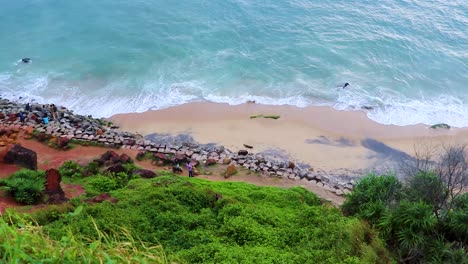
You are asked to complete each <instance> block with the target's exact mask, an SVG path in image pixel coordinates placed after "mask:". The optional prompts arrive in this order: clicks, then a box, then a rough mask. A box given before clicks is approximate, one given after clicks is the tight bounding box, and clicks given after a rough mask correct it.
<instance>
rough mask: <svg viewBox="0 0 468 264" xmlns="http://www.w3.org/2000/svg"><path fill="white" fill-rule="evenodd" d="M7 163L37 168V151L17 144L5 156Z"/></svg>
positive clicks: (32, 168)
mask: <svg viewBox="0 0 468 264" xmlns="http://www.w3.org/2000/svg"><path fill="white" fill-rule="evenodd" d="M3 161H4V162H5V163H10V164H16V165H19V166H22V167H25V168H27V169H31V170H37V155H36V152H34V151H32V150H30V149H27V148H25V147H22V146H21V145H19V144H15V145H14V146H13V147H12V148H11V149H10V150H9V151H8V152H7V153H6V154H5V157H4V158H3Z"/></svg>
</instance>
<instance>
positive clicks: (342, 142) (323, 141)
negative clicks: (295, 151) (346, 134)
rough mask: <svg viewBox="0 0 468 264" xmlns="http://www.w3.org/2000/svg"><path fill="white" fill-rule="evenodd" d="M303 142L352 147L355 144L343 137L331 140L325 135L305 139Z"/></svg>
mask: <svg viewBox="0 0 468 264" xmlns="http://www.w3.org/2000/svg"><path fill="white" fill-rule="evenodd" d="M305 142H306V143H307V144H322V145H329V146H335V147H353V146H355V145H356V144H354V142H353V141H352V140H349V139H347V138H343V137H341V138H339V139H335V140H333V139H329V138H327V137H325V136H320V137H318V138H316V139H306V140H305Z"/></svg>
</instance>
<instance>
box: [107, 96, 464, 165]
mask: <svg viewBox="0 0 468 264" xmlns="http://www.w3.org/2000/svg"><path fill="white" fill-rule="evenodd" d="M256 115H264V116H267V115H276V116H279V119H276V120H275V119H270V118H262V117H259V118H250V117H251V116H256ZM109 120H111V121H112V122H113V123H115V124H116V125H118V126H119V127H120V128H121V129H122V130H124V131H129V132H133V133H138V134H141V135H143V136H148V135H151V134H154V133H157V134H169V135H179V134H181V135H188V136H191V137H193V139H194V140H195V141H197V142H199V143H201V144H207V143H216V144H219V145H223V146H225V147H227V148H229V149H231V150H233V151H238V150H240V149H245V147H244V144H246V145H250V146H253V149H252V150H251V151H253V152H255V153H258V152H264V151H271V150H274V151H276V152H280V154H281V153H282V154H284V155H286V156H289V157H290V158H292V159H294V160H297V161H300V162H303V163H306V164H309V165H311V166H312V167H314V168H316V169H318V170H323V171H328V172H333V171H341V172H339V173H340V174H343V173H345V172H346V171H348V172H349V171H350V170H351V171H361V172H362V171H372V170H383V169H387V170H388V169H389V166H390V165H391V164H392V163H395V162H396V161H397V160H398V159H401V158H402V157H404V156H405V155H409V156H412V155H413V154H414V146H415V145H427V144H431V145H441V144H468V128H451V129H430V128H429V126H426V125H411V126H396V125H384V124H380V123H377V122H375V121H373V120H371V119H369V118H368V117H367V115H366V113H365V112H364V111H340V110H336V109H334V108H332V107H327V106H310V107H303V108H301V107H296V106H289V105H282V106H276V105H262V104H254V103H245V104H241V105H228V104H223V103H211V102H194V103H187V104H183V105H179V106H173V107H169V108H165V109H161V110H150V111H146V112H143V113H127V114H117V115H114V116H112V117H110V118H109Z"/></svg>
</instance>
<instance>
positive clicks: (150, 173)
mask: <svg viewBox="0 0 468 264" xmlns="http://www.w3.org/2000/svg"><path fill="white" fill-rule="evenodd" d="M132 174H133V175H139V176H140V177H142V178H146V179H150V178H155V177H157V176H158V175H157V174H156V173H155V172H154V171H151V170H144V169H137V170H133V172H132Z"/></svg>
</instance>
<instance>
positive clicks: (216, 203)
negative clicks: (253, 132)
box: [33, 175, 390, 263]
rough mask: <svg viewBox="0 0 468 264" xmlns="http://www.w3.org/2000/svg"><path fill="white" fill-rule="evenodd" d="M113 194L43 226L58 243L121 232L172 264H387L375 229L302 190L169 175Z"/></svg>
mask: <svg viewBox="0 0 468 264" xmlns="http://www.w3.org/2000/svg"><path fill="white" fill-rule="evenodd" d="M88 187H89V186H88ZM111 194H112V196H113V197H115V198H117V199H118V201H119V202H118V203H116V204H111V203H108V202H105V203H102V204H97V205H93V206H91V205H87V204H83V205H81V206H83V207H82V208H83V209H82V211H81V212H80V213H79V214H76V215H74V216H70V214H65V213H64V214H63V215H62V216H61V217H59V218H58V219H57V218H51V219H52V221H50V222H44V219H49V218H48V217H44V215H43V214H42V215H41V217H40V219H41V223H42V224H43V225H44V228H45V230H46V231H47V232H48V234H49V235H50V236H51V238H52V239H56V240H58V239H60V238H62V237H63V236H67V234H68V233H69V232H72V233H73V234H75V236H77V237H86V238H88V239H91V240H95V239H99V236H98V234H97V233H96V231H95V228H94V226H96V227H97V228H98V229H99V230H101V231H102V232H103V233H105V234H107V233H109V232H111V233H112V232H114V233H115V230H120V228H121V227H124V228H125V229H126V230H128V232H129V233H130V234H132V235H133V236H135V237H138V238H140V239H141V240H142V241H146V242H148V243H150V244H159V243H160V244H162V245H163V246H164V247H165V250H166V252H168V253H169V254H170V258H169V259H170V260H172V261H175V262H189V263H192V262H202V263H233V262H243V263H388V262H390V259H389V257H388V254H387V253H386V250H385V248H384V246H383V244H382V242H381V241H380V240H379V239H378V237H377V234H376V233H374V231H372V229H370V228H369V227H368V226H367V225H365V224H364V223H362V222H361V221H359V220H357V219H354V218H345V217H343V216H342V215H341V213H340V212H339V210H337V209H335V208H332V207H329V206H323V205H320V201H319V200H318V198H317V197H316V196H315V195H314V194H312V193H310V192H308V191H306V190H305V189H302V188H291V189H279V188H272V187H257V186H254V185H250V184H245V183H231V182H229V183H228V182H209V181H206V180H202V179H188V178H180V177H177V176H174V175H171V176H164V177H158V178H154V179H150V180H143V179H135V180H132V181H130V182H129V184H128V186H127V187H126V188H123V189H118V190H115V191H113V192H111ZM78 204H79V203H77V205H78ZM33 217H36V216H35V215H33ZM116 238H117V239H120V240H124V239H125V237H122V236H119V235H117V236H116Z"/></svg>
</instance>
